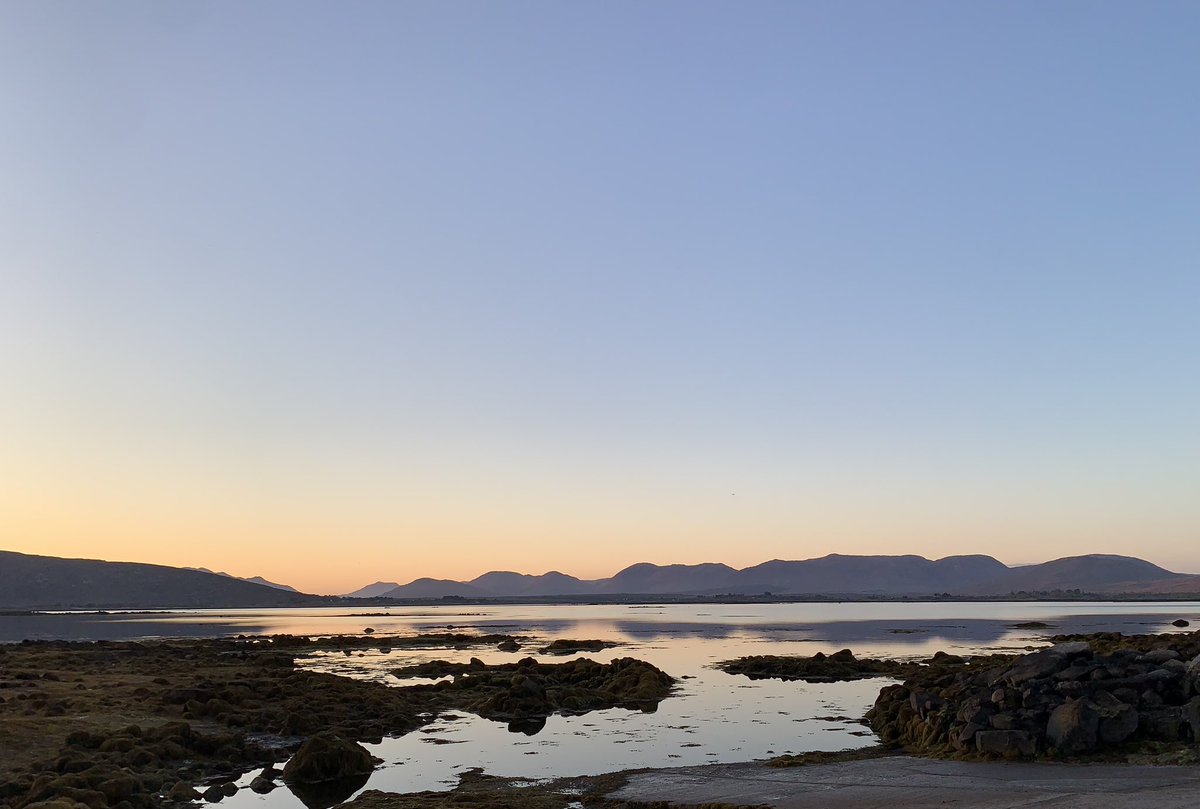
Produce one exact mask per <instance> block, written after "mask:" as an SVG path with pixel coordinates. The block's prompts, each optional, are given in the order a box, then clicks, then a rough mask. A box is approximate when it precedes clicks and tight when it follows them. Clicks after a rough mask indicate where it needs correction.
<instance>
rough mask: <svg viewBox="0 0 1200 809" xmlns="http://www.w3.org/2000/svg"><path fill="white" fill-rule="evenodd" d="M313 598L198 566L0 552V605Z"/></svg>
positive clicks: (255, 602) (253, 603) (213, 603)
mask: <svg viewBox="0 0 1200 809" xmlns="http://www.w3.org/2000/svg"><path fill="white" fill-rule="evenodd" d="M314 601H317V598H316V597H315V596H309V595H304V594H301V593H296V592H293V591H290V590H283V589H280V588H278V587H271V586H266V585H262V584H256V583H254V582H249V581H243V580H242V579H238V578H234V577H232V576H221V575H218V574H216V573H206V572H204V571H201V570H190V569H187V568H178V567H166V566H164V565H146V564H139V563H135V562H103V561H99V560H96V559H60V558H58V557H54V556H34V555H30V554H24V553H15V552H13V551H0V608H8V609H14V608H15V609H55V608H68V607H80V608H104V609H121V608H129V609H148V608H154V607H193V608H198V607H289V606H300V605H304V604H308V603H312V602H314Z"/></svg>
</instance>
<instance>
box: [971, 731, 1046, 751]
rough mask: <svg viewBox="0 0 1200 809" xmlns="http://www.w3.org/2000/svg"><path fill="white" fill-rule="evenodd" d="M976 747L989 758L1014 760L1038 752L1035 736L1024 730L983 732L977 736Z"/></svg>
mask: <svg viewBox="0 0 1200 809" xmlns="http://www.w3.org/2000/svg"><path fill="white" fill-rule="evenodd" d="M975 745H976V747H977V748H978V750H979V752H980V753H984V754H986V755H989V756H1005V757H1007V758H1014V757H1020V756H1032V755H1033V754H1034V753H1036V752H1037V743H1036V742H1035V741H1034V739H1033V736H1031V735H1030V734H1029V733H1027V732H1026V731H1023V730H981V731H979V732H978V733H976V734H975Z"/></svg>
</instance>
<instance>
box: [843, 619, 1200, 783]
mask: <svg viewBox="0 0 1200 809" xmlns="http://www.w3.org/2000/svg"><path fill="white" fill-rule="evenodd" d="M1052 640H1053V641H1054V645H1052V646H1050V647H1048V648H1045V649H1041V650H1038V651H1035V652H1033V653H1031V654H1028V655H1024V656H1021V657H1017V658H1013V657H1007V656H985V657H973V658H970V659H968V660H966V661H964V662H963V663H962V664H961V665H957V666H946V665H941V666H928V667H925V668H924V669H922V670H921V671H919V672H917V673H916V674H914V675H913V676H911V677H909V678H908V679H907V680H906V681H905V682H904V683H903V684H900V685H893V686H889V687H887V688H884V689H883V690H882V691H881V692H880V695H879V698H878V699H877V700H876V702H875V706H874V707H873V708H872V709H871V710H870V712H868V714H867V721H868V722H869V724H870V726H871V728H872V729H873V730H875V732H876V733H878V734H879V737H880V739H881V740H882V741H883V742H884V744H888V745H892V746H896V747H901V748H903V749H904V750H906V751H908V752H911V753H916V754H920V755H927V756H945V757H955V758H972V757H1002V758H1011V759H1016V758H1026V759H1028V758H1051V759H1068V758H1069V759H1074V760H1080V759H1094V758H1106V759H1110V760H1111V759H1114V758H1116V759H1122V758H1124V759H1129V760H1144V759H1146V758H1147V757H1152V758H1154V759H1155V760H1157V761H1160V762H1164V763H1165V762H1176V763H1184V762H1195V761H1200V633H1192V634H1187V635H1182V634H1168V635H1146V636H1133V637H1125V636H1122V635H1119V634H1098V635H1089V636H1060V637H1056V638H1053V639H1052Z"/></svg>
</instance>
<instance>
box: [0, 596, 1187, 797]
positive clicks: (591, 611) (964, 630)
mask: <svg viewBox="0 0 1200 809" xmlns="http://www.w3.org/2000/svg"><path fill="white" fill-rule="evenodd" d="M367 612H370V613H372V614H370V615H365V614H364V613H367ZM381 613H382V614H381ZM1180 617H1183V618H1186V619H1188V620H1191V621H1193V622H1194V623H1195V624H1196V625H1198V626H1200V604H1197V603H1195V602H1188V603H1154V604H1149V603H1146V604H1130V603H1079V602H1075V603H969V604H957V603H920V604H914V603H896V604H883V603H869V604H868V603H847V604H828V603H824V604H764V605H746V604H736V605H714V604H704V605H691V606H685V605H647V606H627V605H572V606H534V605H521V606H498V607H462V606H454V607H441V608H411V607H408V608H395V609H388V610H346V609H344V608H342V609H329V608H327V609H294V610H221V611H216V610H208V611H205V610H198V611H186V612H172V613H166V614H164V613H153V614H148V613H126V614H113V615H95V614H92V615H43V616H0V639H3V640H10V641H11V640H19V639H21V638H23V637H65V638H84V639H95V638H109V639H121V638H136V637H154V636H176V637H196V636H204V635H208V636H211V635H229V634H264V633H266V634H274V633H291V634H303V635H330V634H344V633H359V632H361V631H362V630H363V629H364V628H365V627H367V626H370V627H372V628H373V629H375V631H376V636H377V637H379V636H386V635H389V634H397V635H410V634H413V633H419V632H443V631H448V630H449V631H461V632H470V633H473V632H497V633H509V634H514V635H519V636H522V637H524V638H527V639H528V644H527V645H526V648H524V649H522V650H521V651H519V652H516V653H505V652H500V651H499V650H497V649H494V648H486V649H466V650H451V649H397V650H394V651H391V652H387V653H385V652H380V651H378V650H374V649H372V650H361V651H355V652H353V653H352V654H350V655H345V654H343V653H341V652H319V653H316V654H313V655H311V656H310V657H307V658H304V659H303V660H302V661H301V664H302V665H304V666H307V667H311V668H314V669H318V670H322V671H328V672H332V673H336V674H340V675H344V676H351V677H362V678H369V679H376V680H380V681H382V682H387V683H389V684H393V685H400V684H402V683H401V682H400V681H398V680H397V679H396V678H395V677H394V676H393V675H392V674H391V671H392V670H393V669H395V668H397V667H399V666H403V665H409V664H414V663H420V662H424V661H428V660H435V659H445V660H453V661H463V662H465V661H467V660H469V659H470V658H471V657H479V658H481V659H482V660H483V661H484V662H486V663H503V662H511V661H513V660H516V659H518V658H520V657H523V656H526V655H528V654H534V655H535V656H538V655H537V654H536V647H538V646H540V645H542V644H544V643H546V642H548V641H550V640H553V639H555V638H599V639H604V640H613V641H617V642H619V643H620V644H621V645H620V646H619V647H617V648H614V649H609V650H606V651H604V652H601V653H595V654H587V655H586V656H587V657H591V658H593V659H597V660H601V661H606V660H611V659H613V658H616V657H626V656H630V657H638V658H641V659H643V660H648V661H650V662H651V663H653V664H655V665H656V666H658V667H659V668H662V669H663V670H665V671H667V672H668V673H670V674H671V675H673V676H675V677H677V678H679V685H678V688H677V690H676V693H675V695H674V696H672V697H671V698H669V699H667V700H665V701H664V702H663V703H662V704H661V705H660V706H659V707H658V710H657V711H656V712H654V713H638V712H630V711H623V710H611V711H597V712H593V713H590V714H586V715H584V716H576V717H562V716H554V717H551V718H550V719H549V721H548V722H547V723H546V725H545V727H544V728H543V729H541V730H540V732H538V733H537V734H536V735H532V736H527V735H524V734H521V733H512V732H509V730H508V729H507V727H506V726H505V725H504V724H501V723H497V722H490V721H488V720H485V719H481V718H479V717H475V716H471V715H466V714H456V715H454V716H453V717H444V718H442V719H439V720H438V721H437V722H435V723H433V724H432V725H430V726H427V727H426V728H424V729H422V730H419V731H416V732H413V733H410V734H408V735H406V736H403V737H400V738H396V739H385V740H384V741H383V743H382V744H379V745H374V746H372V752H373V753H374V754H375V755H377V756H379V757H380V758H381V759H383V760H384V761H385V762H386V764H385V766H383V767H381V768H380V769H379V770H377V771H376V772H375V773H374V774H373V775H372V776H371V779H370V781H369V782H368V784H367V788H371V789H383V790H387V791H398V792H409V791H416V790H423V789H444V788H447V787H450V786H453V784H454V783H455V781H456V776H457V774H458V773H460V772H462V771H463V770H465V769H467V768H470V767H482V768H483V769H484V770H485V771H486V772H488V773H491V774H495V775H509V776H526V777H535V778H537V777H551V776H559V775H583V774H596V773H601V772H609V771H613V770H620V769H626V768H631V767H656V766H675V765H686V764H703V763H718V762H719V763H724V762H733V761H747V760H751V759H758V758H765V757H768V756H771V755H776V754H781V753H785V752H803V751H810V750H841V749H846V748H849V747H855V746H862V745H866V744H871V743H873V742H874V738H873V737H872V736H871V735H870V734H869V732H867V731H866V729H865V728H864V727H863V726H862V725H861V724H858V723H857V722H856V720H857V719H858V718H859V717H861V716H862V715H863V713H864V712H865V711H866V709H867V708H868V707H869V706H870V705H871V703H872V702H873V701H874V699H875V695H876V694H877V693H878V690H879V688H880V687H881V686H882V685H884V684H885V683H886V681H883V680H867V681H860V682H856V683H833V684H808V683H802V682H788V683H784V682H779V681H773V680H765V681H764V680H759V681H751V680H749V679H747V678H745V677H740V676H731V675H728V674H725V673H723V672H721V671H719V670H716V669H714V668H713V667H712V665H713V663H715V662H717V661H720V660H725V659H729V658H734V657H741V656H743V655H753V654H785V655H786V654H804V655H811V654H813V653H815V652H818V651H821V652H827V653H828V652H834V651H837V650H838V649H842V648H846V647H849V648H852V649H853V650H854V651H855V653H856V654H858V655H859V656H862V657H867V656H870V657H928V656H930V655H932V654H933V653H934V652H935V651H938V650H942V649H944V650H947V651H956V652H964V653H972V652H990V651H1021V650H1023V649H1026V648H1029V647H1031V646H1034V645H1038V644H1040V643H1044V637H1045V636H1046V635H1047V634H1056V633H1072V632H1099V631H1118V632H1124V633H1127V634H1132V633H1142V632H1166V631H1188V630H1182V629H1181V630H1176V629H1175V628H1174V627H1172V626H1171V625H1170V622H1171V621H1172V620H1174V619H1176V618H1180ZM1029 621H1040V622H1044V623H1046V624H1049V625H1050V627H1049V628H1047V629H1019V628H1015V627H1014V626H1013V625H1014V624H1017V623H1023V622H1029ZM539 657H540V656H539ZM542 659H553V660H561V659H568V658H542ZM250 777H252V774H251V776H247V777H246V778H245V779H243V781H242V783H243V785H245V784H248V783H249V779H250ZM222 805H225V806H232V807H235V808H236V807H247V808H248V809H300V807H301V806H302V804H301V803H300V802H299V800H298V799H297V798H296V797H295V796H293V795H292V794H291V793H290V792H289V791H288V790H287V789H286V788H280V789H277V790H275V791H274V792H273V793H271V794H269V795H266V796H260V795H256V794H254V793H252V792H250V791H249V790H242V791H241V792H239V793H238V794H237V795H236V796H235V797H233V798H227V799H226V800H225V801H224V802H223V804H222Z"/></svg>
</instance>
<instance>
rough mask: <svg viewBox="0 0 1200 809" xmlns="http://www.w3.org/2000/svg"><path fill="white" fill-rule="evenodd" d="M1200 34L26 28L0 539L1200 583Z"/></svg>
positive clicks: (388, 556) (78, 546) (1146, 13)
mask: <svg viewBox="0 0 1200 809" xmlns="http://www.w3.org/2000/svg"><path fill="white" fill-rule="evenodd" d="M1198 41H1200V6H1197V5H1196V4H1195V3H1191V2H1184V3H1113V2H1090V1H1089V2H1044V0H1037V2H1004V3H999V2H996V3H963V2H960V1H959V0H954V1H953V2H919V3H900V2H884V3H868V2H850V3H832V2H821V3H815V2H788V3H772V2H754V3H733V2H641V0H639V1H638V2H603V3H600V2H597V3H590V4H584V3H559V2H537V3H533V2H512V3H491V2H487V3H485V2H478V3H470V2H440V1H439V2H428V3H426V2H419V3H418V2H407V3H402V2H380V3H377V2H356V3H303V2H290V1H289V2H255V3H240V2H238V3H232V2H226V3H222V2H207V3H161V2H157V0H155V1H154V2H145V3H134V2H111V3H88V2H42V1H41V0H37V1H34V0H29V1H28V2H18V1H17V0H13V1H12V2H6V3H4V4H2V5H0V281H2V285H0V375H2V376H0V378H2V379H3V385H2V387H0V391H2V395H0V436H2V437H3V449H2V451H0V547H3V548H5V549H9V550H19V551H25V552H32V553H46V554H53V555H70V556H87V557H100V558H108V559H122V560H135V561H151V562H160V563H165V564H174V565H193V566H206V567H210V568H219V569H223V570H228V571H230V572H232V573H235V574H239V575H255V574H261V575H265V576H267V577H268V578H271V579H275V580H281V581H285V582H288V583H290V584H293V585H295V586H297V587H301V588H303V589H307V590H314V591H321V592H331V591H333V592H342V591H346V590H349V589H352V588H355V587H358V586H360V585H362V584H365V583H367V582H370V581H374V580H376V579H397V580H401V581H406V580H408V579H411V578H414V577H416V576H421V575H431V576H447V577H455V578H459V577H470V576H474V575H477V574H478V573H481V572H483V571H485V570H488V569H493V568H500V569H516V570H521V571H525V572H542V571H545V570H547V569H551V568H554V569H559V570H563V571H565V572H568V573H572V574H575V575H579V576H586V577H591V576H601V575H609V574H611V573H613V572H615V571H616V570H617V569H619V568H621V567H624V566H625V565H627V564H629V563H632V562H635V561H639V560H647V561H654V562H700V561H724V562H727V563H729V564H733V565H735V566H745V565H749V564H755V563H757V562H760V561H763V560H766V559H769V558H772V557H782V558H791V559H797V558H806V557H811V556H820V555H824V554H826V553H829V552H834V551H836V552H842V553H889V552H890V553H905V552H911V553H919V554H923V555H927V556H931V557H936V556H943V555H947V554H952V553H964V552H966V553H969V552H986V553H991V554H993V555H995V556H997V557H998V558H1000V559H1002V560H1004V561H1007V562H1030V561H1041V560H1044V559H1049V558H1054V557H1058V556H1065V555H1070V554H1075V553H1087V552H1109V553H1127V554H1132V555H1138V556H1142V557H1145V558H1149V559H1151V560H1153V561H1156V562H1159V563H1161V564H1165V565H1167V566H1168V567H1171V568H1174V569H1177V570H1182V571H1188V572H1200V551H1198V550H1197V548H1200V542H1198V540H1200V492H1198V488H1200V146H1198V145H1200V81H1198V78H1200V48H1197V46H1196V43H1197V42H1198Z"/></svg>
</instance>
